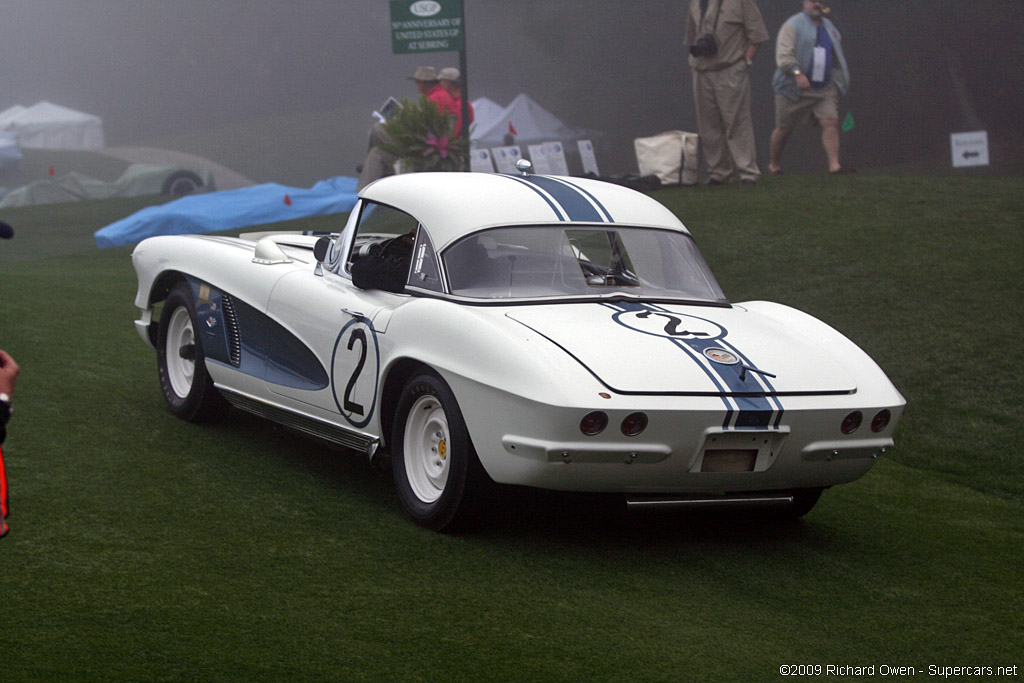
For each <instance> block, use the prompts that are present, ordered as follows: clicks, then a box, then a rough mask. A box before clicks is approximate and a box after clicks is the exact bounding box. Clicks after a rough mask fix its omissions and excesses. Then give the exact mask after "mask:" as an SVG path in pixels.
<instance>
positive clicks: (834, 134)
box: [768, 0, 850, 174]
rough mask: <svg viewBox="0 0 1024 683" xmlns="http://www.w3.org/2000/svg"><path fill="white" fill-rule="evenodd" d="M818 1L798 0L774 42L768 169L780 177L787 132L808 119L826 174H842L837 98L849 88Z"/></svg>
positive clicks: (835, 35)
mask: <svg viewBox="0 0 1024 683" xmlns="http://www.w3.org/2000/svg"><path fill="white" fill-rule="evenodd" d="M826 8H827V6H826V5H825V3H824V2H822V0H803V11H802V12H799V13H797V14H794V15H793V16H792V17H790V18H789V19H787V20H786V23H784V24H783V25H782V28H781V29H780V30H779V36H778V38H777V40H776V44H775V63H776V66H777V67H778V68H777V69H776V70H775V78H774V79H773V80H772V86H773V87H774V88H775V130H774V131H772V139H771V160H770V162H769V164H768V170H769V171H770V172H771V173H775V174H779V173H782V166H781V164H780V162H781V161H782V151H783V150H784V149H785V147H786V141H787V140H788V139H789V135H790V133H792V132H793V128H795V127H796V126H797V125H799V124H800V123H802V122H803V121H804V120H806V119H807V118H808V117H809V116H811V115H813V116H814V118H815V119H816V120H817V122H818V124H819V125H820V126H821V142H822V145H824V147H825V155H826V156H827V157H828V170H829V171H830V172H832V173H843V172H844V171H846V170H847V169H844V168H843V166H842V165H841V164H840V163H839V97H840V96H841V95H845V94H846V91H847V89H848V88H849V86H850V71H849V69H848V68H847V66H846V57H845V56H844V55H843V47H842V38H841V36H840V35H839V31H838V30H837V29H836V27H835V24H833V23H832V22H831V21H829V20H828V19H826V18H825V12H826V11H827V9H826Z"/></svg>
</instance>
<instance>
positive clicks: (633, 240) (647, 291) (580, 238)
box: [443, 226, 726, 303]
mask: <svg viewBox="0 0 1024 683" xmlns="http://www.w3.org/2000/svg"><path fill="white" fill-rule="evenodd" d="M443 261H444V266H445V271H446V272H447V275H448V282H449V286H450V288H451V293H452V294H455V295H458V296H464V297H469V298H475V299H537V298H542V299H547V298H552V297H577V296H615V295H627V296H631V297H637V298H661V299H685V300H687V301H700V302H709V303H726V299H725V295H724V294H723V293H722V290H721V289H720V288H719V286H718V283H717V282H716V281H715V278H714V275H712V274H711V270H710V269H709V268H708V266H707V263H706V262H705V261H704V258H703V257H702V256H701V254H700V252H699V251H698V250H697V246H696V244H694V242H693V239H692V238H690V236H689V235H686V234H685V233H682V232H677V231H672V230H663V229H657V228H632V227H621V226H616V227H615V228H609V227H607V226H602V227H596V226H595V227H578V226H576V227H572V228H565V227H558V226H520V227H510V228H496V229H491V230H485V231H482V232H479V233H475V234H473V235H469V236H467V237H465V238H463V239H462V240H460V241H458V242H457V243H455V244H454V245H452V246H451V247H449V248H448V249H446V250H445V252H444V254H443Z"/></svg>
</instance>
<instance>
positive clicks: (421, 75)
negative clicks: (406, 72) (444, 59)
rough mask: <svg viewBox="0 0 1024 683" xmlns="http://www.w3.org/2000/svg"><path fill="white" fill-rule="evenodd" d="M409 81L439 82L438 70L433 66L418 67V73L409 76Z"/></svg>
mask: <svg viewBox="0 0 1024 683" xmlns="http://www.w3.org/2000/svg"><path fill="white" fill-rule="evenodd" d="M409 80H412V81H436V80H437V69H435V68H434V67H432V66H418V67H416V73H414V74H413V75H412V76H409Z"/></svg>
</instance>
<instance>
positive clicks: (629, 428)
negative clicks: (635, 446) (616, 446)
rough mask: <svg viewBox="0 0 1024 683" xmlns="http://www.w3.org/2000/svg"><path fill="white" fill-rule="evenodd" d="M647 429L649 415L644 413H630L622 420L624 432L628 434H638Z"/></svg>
mask: <svg viewBox="0 0 1024 683" xmlns="http://www.w3.org/2000/svg"><path fill="white" fill-rule="evenodd" d="M645 429H647V416H646V415H644V414H643V413H630V414H629V415H627V416H626V419H624V420H623V421H622V433H623V434H625V435H626V436H636V435H637V434H639V433H640V432H642V431H644V430H645Z"/></svg>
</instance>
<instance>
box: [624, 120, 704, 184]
mask: <svg viewBox="0 0 1024 683" xmlns="http://www.w3.org/2000/svg"><path fill="white" fill-rule="evenodd" d="M699 140H700V138H699V137H698V135H697V134H696V133H685V132H683V131H681V130H670V131H666V132H664V133H659V134H657V135H654V136H651V137H649V138H637V139H636V140H634V141H633V147H634V148H635V149H636V162H637V165H638V166H639V167H640V175H641V176H648V175H653V176H657V177H658V180H660V181H661V184H662V185H696V184H697V146H698V142H699Z"/></svg>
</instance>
